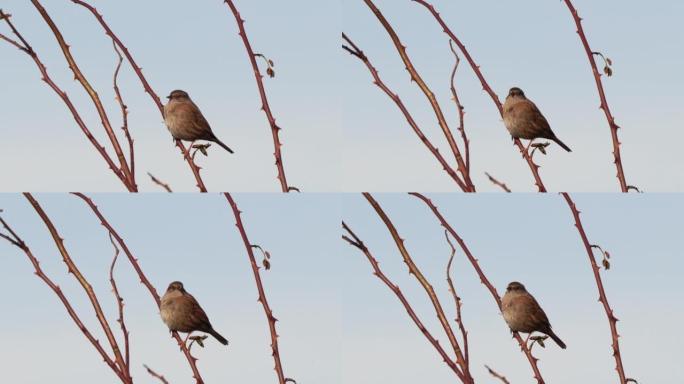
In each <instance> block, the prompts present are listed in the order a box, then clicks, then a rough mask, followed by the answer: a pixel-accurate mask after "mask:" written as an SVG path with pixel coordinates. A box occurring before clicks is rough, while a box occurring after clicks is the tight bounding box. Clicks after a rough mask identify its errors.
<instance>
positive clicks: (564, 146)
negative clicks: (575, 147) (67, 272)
mask: <svg viewBox="0 0 684 384" xmlns="http://www.w3.org/2000/svg"><path fill="white" fill-rule="evenodd" d="M552 140H553V141H555V142H556V144H558V145H560V146H561V148H563V149H565V150H566V151H568V152H572V149H570V147H568V146H567V145H565V143H563V142H562V141H560V139H559V138H557V137H555V136H554V138H553V139H552Z"/></svg>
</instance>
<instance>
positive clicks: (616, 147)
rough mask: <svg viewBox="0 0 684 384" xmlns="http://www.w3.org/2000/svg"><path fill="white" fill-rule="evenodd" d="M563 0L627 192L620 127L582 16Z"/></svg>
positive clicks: (619, 179) (620, 179)
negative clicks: (586, 66) (608, 132)
mask: <svg viewBox="0 0 684 384" xmlns="http://www.w3.org/2000/svg"><path fill="white" fill-rule="evenodd" d="M564 2H565V5H567V6H568V9H569V10H570V13H571V14H572V18H573V20H575V25H576V26H577V34H578V35H579V37H580V40H581V41H582V46H583V47H584V51H585V52H586V54H587V58H588V59H589V65H591V71H592V73H593V74H594V81H596V89H597V90H598V94H599V98H600V99H601V106H600V108H601V109H602V110H603V112H604V113H605V115H606V120H608V126H609V127H610V135H611V138H612V140H613V157H614V159H615V160H614V163H615V167H616V168H617V178H618V181H619V182H620V189H621V190H622V192H629V190H628V186H627V181H626V179H625V171H624V169H623V168H622V157H621V156H620V139H619V138H618V128H620V127H619V126H618V125H617V124H616V123H615V118H614V117H613V114H612V113H611V112H610V107H609V106H608V101H607V100H606V92H605V91H604V90H603V82H602V81H601V73H599V71H598V68H597V67H596V60H594V53H593V51H592V50H591V48H590V47H589V42H588V41H587V37H586V35H585V34H584V28H582V18H581V17H580V16H579V14H578V13H577V9H575V7H574V6H573V5H572V3H571V2H570V0H564Z"/></svg>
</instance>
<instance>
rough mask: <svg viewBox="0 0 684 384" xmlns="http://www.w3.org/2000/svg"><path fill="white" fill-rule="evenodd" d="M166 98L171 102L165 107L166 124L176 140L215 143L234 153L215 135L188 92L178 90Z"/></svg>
mask: <svg viewBox="0 0 684 384" xmlns="http://www.w3.org/2000/svg"><path fill="white" fill-rule="evenodd" d="M166 98H167V99H169V102H168V103H166V105H165V106H164V122H165V123H166V126H167V127H168V128H169V131H170V132H171V136H173V138H174V139H177V140H187V141H195V140H207V141H213V142H214V143H216V144H218V145H220V146H221V147H223V149H225V150H226V151H228V152H230V153H233V150H232V149H230V148H229V147H228V146H227V145H225V144H223V142H222V141H221V140H219V139H218V137H216V135H214V132H212V131H211V127H210V126H209V123H208V122H207V119H205V118H204V116H203V115H202V112H201V111H200V110H199V108H197V105H195V103H193V102H192V100H191V99H190V96H189V95H188V93H187V92H185V91H181V90H179V89H177V90H175V91H173V92H171V94H170V95H168V96H166Z"/></svg>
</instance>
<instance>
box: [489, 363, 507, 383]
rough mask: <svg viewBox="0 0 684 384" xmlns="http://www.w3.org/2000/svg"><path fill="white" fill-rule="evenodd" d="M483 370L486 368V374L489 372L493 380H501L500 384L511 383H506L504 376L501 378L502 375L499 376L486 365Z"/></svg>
mask: <svg viewBox="0 0 684 384" xmlns="http://www.w3.org/2000/svg"><path fill="white" fill-rule="evenodd" d="M485 368H487V372H489V374H490V375H492V376H494V377H495V378H497V379H499V380H501V382H502V383H504V384H511V382H510V381H508V379H507V378H506V377H505V376H503V375H501V374H500V373H498V372H496V371H495V370H493V369H491V368H489V366H488V365H485Z"/></svg>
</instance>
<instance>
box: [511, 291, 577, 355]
mask: <svg viewBox="0 0 684 384" xmlns="http://www.w3.org/2000/svg"><path fill="white" fill-rule="evenodd" d="M501 305H502V307H503V317H504V320H506V323H507V324H508V326H509V327H510V328H511V331H512V332H523V333H530V334H531V333H532V332H535V331H536V332H541V333H543V334H546V335H549V336H550V337H551V338H552V339H553V341H555V342H556V344H558V346H559V347H561V348H563V349H565V343H564V342H563V341H562V340H561V339H560V338H559V337H558V336H556V334H555V333H553V331H552V330H551V324H549V319H548V318H547V317H546V313H544V310H543V309H541V307H540V306H539V304H538V303H537V300H535V299H534V297H533V296H532V295H530V294H529V293H528V292H527V290H525V286H524V285H522V284H520V283H518V282H517V281H514V282H512V283H510V284H508V288H506V294H505V295H504V296H503V298H502V299H501Z"/></svg>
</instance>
